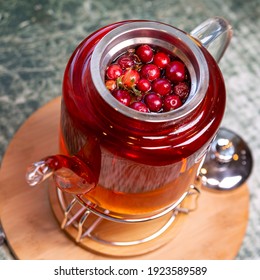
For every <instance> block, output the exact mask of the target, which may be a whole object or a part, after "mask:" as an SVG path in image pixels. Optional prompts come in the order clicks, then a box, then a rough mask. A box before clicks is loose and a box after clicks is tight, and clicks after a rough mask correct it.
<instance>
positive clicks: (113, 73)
mask: <svg viewBox="0 0 260 280" xmlns="http://www.w3.org/2000/svg"><path fill="white" fill-rule="evenodd" d="M122 74H123V69H122V68H121V67H120V66H119V65H118V64H111V65H109V66H108V67H107V71H106V75H107V78H108V79H109V80H115V79H117V78H118V77H120V76H121V75H122Z"/></svg>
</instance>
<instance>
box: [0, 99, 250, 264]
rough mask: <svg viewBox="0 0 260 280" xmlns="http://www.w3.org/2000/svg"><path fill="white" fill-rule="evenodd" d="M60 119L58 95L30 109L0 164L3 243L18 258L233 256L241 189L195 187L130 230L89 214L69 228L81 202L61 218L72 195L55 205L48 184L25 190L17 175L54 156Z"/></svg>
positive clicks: (241, 226) (241, 229)
mask: <svg viewBox="0 0 260 280" xmlns="http://www.w3.org/2000/svg"><path fill="white" fill-rule="evenodd" d="M59 115H60V98H56V99H54V100H53V101H51V102H50V103H48V104H47V105H45V106H43V107H42V108H40V109H39V110H38V111H36V112H35V113H34V114H33V115H32V116H31V117H30V118H29V119H28V120H27V121H26V122H25V123H24V124H23V125H22V126H21V128H20V129H19V130H18V132H17V133H16V135H15V136H14V138H13V140H12V141H11V143H10V145H9V147H8V149H7V151H6V154H5V156H4V159H3V162H2V167H1V173H0V175H1V176H0V218H1V223H2V227H3V230H4V233H5V237H6V241H7V243H8V245H9V247H10V248H11V250H12V252H13V254H14V255H15V257H16V258H17V259H51V260H53V259H90V260H101V259H118V258H120V259H122V258H127V259H140V260H141V259H158V260H159V259H234V258H235V257H236V255H237V253H238V251H239V249H240V246H241V244H242V241H243V238H244V236H245V232H246V227H247V221H248V210H249V191H248V187H247V185H246V184H243V185H242V186H241V187H239V188H235V189H232V190H228V191H225V192H220V191H217V190H214V189H213V190H210V189H208V188H207V189H204V188H202V189H201V193H200V196H199V197H198V200H196V196H193V195H188V196H187V198H185V199H184V200H183V202H182V204H181V205H180V207H178V208H177V209H175V210H173V211H171V212H169V213H168V214H166V215H164V216H162V217H160V218H157V219H152V220H151V221H148V222H144V223H140V224H139V223H138V224H137V225H135V224H130V225H129V224H125V223H116V224H115V222H111V221H107V220H106V219H99V218H97V217H94V220H93V217H91V216H88V219H87V220H86V221H85V222H86V223H89V225H88V224H85V222H84V223H83V224H82V228H81V229H80V230H79V229H78V226H73V223H74V222H75V221H76V219H78V218H77V216H76V217H75V214H77V213H79V214H77V215H78V217H80V219H83V218H84V214H85V212H84V211H85V210H86V209H84V210H80V209H81V206H80V205H78V206H76V205H74V207H75V206H76V208H75V209H74V208H73V209H74V210H73V211H75V213H73V212H70V214H69V216H68V219H65V220H64V214H65V212H66V209H65V212H64V205H67V206H68V205H69V204H70V203H71V197H66V196H64V197H63V198H62V200H64V201H65V204H64V205H62V203H61V202H62V200H61V197H60V198H59V195H60V194H59V193H57V189H56V188H53V187H51V186H49V183H50V182H48V184H43V186H42V187H37V188H34V189H32V188H30V187H28V185H27V183H26V181H25V178H24V177H25V171H26V167H27V166H28V164H29V163H31V162H33V161H34V160H35V159H38V158H41V157H43V156H44V155H46V154H47V153H56V152H57V151H58V146H57V143H58V127H59ZM46 185H47V186H46ZM196 201H197V207H196ZM77 207H79V209H77ZM65 208H66V207H65ZM194 208H196V209H195V210H194V211H190V210H191V209H194ZM185 209H186V210H187V209H188V211H186V210H185ZM78 211H79V212H78ZM185 211H186V212H187V213H185ZM91 215H92V214H91ZM73 217H74V218H73ZM57 220H58V222H57ZM68 223H69V224H70V223H71V226H70V225H68ZM61 227H63V229H61ZM93 230H94V231H93ZM65 232H66V234H65ZM97 238H98V239H102V240H103V241H100V240H97ZM104 239H108V240H109V242H106V241H104ZM140 240H141V241H142V242H139V241H140ZM121 241H123V242H124V244H122V243H120V242H121ZM113 242H119V243H118V244H113ZM131 242H132V243H131Z"/></svg>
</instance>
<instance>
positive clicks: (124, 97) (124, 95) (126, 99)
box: [112, 89, 131, 106]
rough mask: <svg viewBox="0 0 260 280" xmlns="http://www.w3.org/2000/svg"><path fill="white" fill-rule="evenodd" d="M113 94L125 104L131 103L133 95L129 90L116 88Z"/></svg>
mask: <svg viewBox="0 0 260 280" xmlns="http://www.w3.org/2000/svg"><path fill="white" fill-rule="evenodd" d="M112 94H113V96H114V97H115V98H116V99H117V100H118V101H119V102H121V103H122V104H124V105H125V106H129V105H130V102H131V96H130V93H129V92H128V91H127V90H122V89H115V90H114V91H113V92H112Z"/></svg>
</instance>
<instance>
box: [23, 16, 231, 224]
mask: <svg viewBox="0 0 260 280" xmlns="http://www.w3.org/2000/svg"><path fill="white" fill-rule="evenodd" d="M231 37H232V28H231V26H230V25H229V24H228V23H227V21H226V20H224V19H222V18H219V17H215V18H210V19H208V20H207V21H205V22H204V23H202V24H201V25H199V26H198V27H197V28H195V29H194V30H193V31H192V32H191V33H190V34H188V33H186V32H184V31H181V30H179V29H177V28H175V27H172V26H170V25H167V24H164V23H161V22H155V21H144V20H129V21H123V22H117V23H113V24H110V25H108V26H106V27H103V28H101V29H99V30H97V31H96V32H94V33H93V34H91V35H90V36H89V37H87V38H86V39H85V40H83V42H82V43H81V44H80V45H79V46H78V47H77V48H76V50H75V51H74V53H73V54H72V56H71V58H70V60H69V62H68V64H67V67H66V69H65V73H64V80H63V94H62V101H61V119H60V131H59V141H60V154H57V155H51V156H46V157H45V158H43V159H41V160H40V161H38V162H35V163H33V164H32V165H31V166H29V167H28V170H27V174H26V179H27V182H28V183H29V185H31V186H35V185H38V184H39V183H41V182H42V181H43V180H45V179H46V178H47V177H49V176H50V175H52V177H53V180H54V182H55V185H56V186H57V187H58V188H59V189H61V190H62V191H63V192H66V193H71V194H72V195H74V196H76V197H77V198H78V200H79V201H80V202H81V203H83V204H84V205H86V206H87V207H90V208H95V211H97V212H100V213H102V214H104V215H107V216H109V217H112V218H115V219H126V218H128V219H132V218H133V219H135V220H138V219H146V218H149V217H152V216H160V215H162V214H164V213H167V211H170V210H171V209H174V207H176V206H177V205H178V204H179V203H180V201H181V200H182V199H183V197H184V196H185V195H186V194H187V192H188V190H189V188H190V186H191V185H192V184H193V183H194V181H195V179H196V176H197V175H198V172H199V170H200V166H201V164H202V161H203V158H204V156H205V154H206V152H207V150H208V147H209V145H210V143H211V142H212V140H213V139H214V136H215V135H216V133H217V131H218V128H219V126H220V123H221V120H222V118H223V114H224V110H225V98H226V97H225V94H226V93H225V85H224V81H223V77H222V74H221V72H220V69H219V67H218V65H217V62H218V61H219V60H220V58H221V57H222V55H223V53H224V51H225V49H226V47H227V46H228V44H229V42H230V39H231ZM140 44H149V45H152V46H156V47H160V48H163V49H165V50H167V51H168V52H170V53H172V54H174V56H176V57H178V58H180V59H181V60H182V61H183V62H184V64H185V66H186V67H187V69H188V71H189V75H190V79H191V88H190V94H189V97H188V100H187V101H186V102H185V104H184V105H183V106H181V107H180V108H178V109H176V110H172V111H169V112H164V113H143V112H138V111H135V110H133V109H131V108H129V107H126V106H125V105H123V104H121V103H120V102H118V101H117V100H116V99H115V98H114V97H113V96H112V95H111V94H110V92H109V91H108V89H107V88H106V86H105V81H104V77H105V71H106V68H107V66H108V65H109V63H111V61H113V59H115V57H117V56H118V55H119V54H120V53H123V52H124V51H126V50H127V49H129V48H134V47H135V46H137V45H140Z"/></svg>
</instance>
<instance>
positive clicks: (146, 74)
mask: <svg viewBox="0 0 260 280" xmlns="http://www.w3.org/2000/svg"><path fill="white" fill-rule="evenodd" d="M140 74H141V77H142V78H145V79H147V80H149V81H153V80H155V79H158V78H159V77H160V74H161V73H160V70H159V68H158V67H157V66H156V65H154V64H145V65H143V67H142V68H141V71H140Z"/></svg>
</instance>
